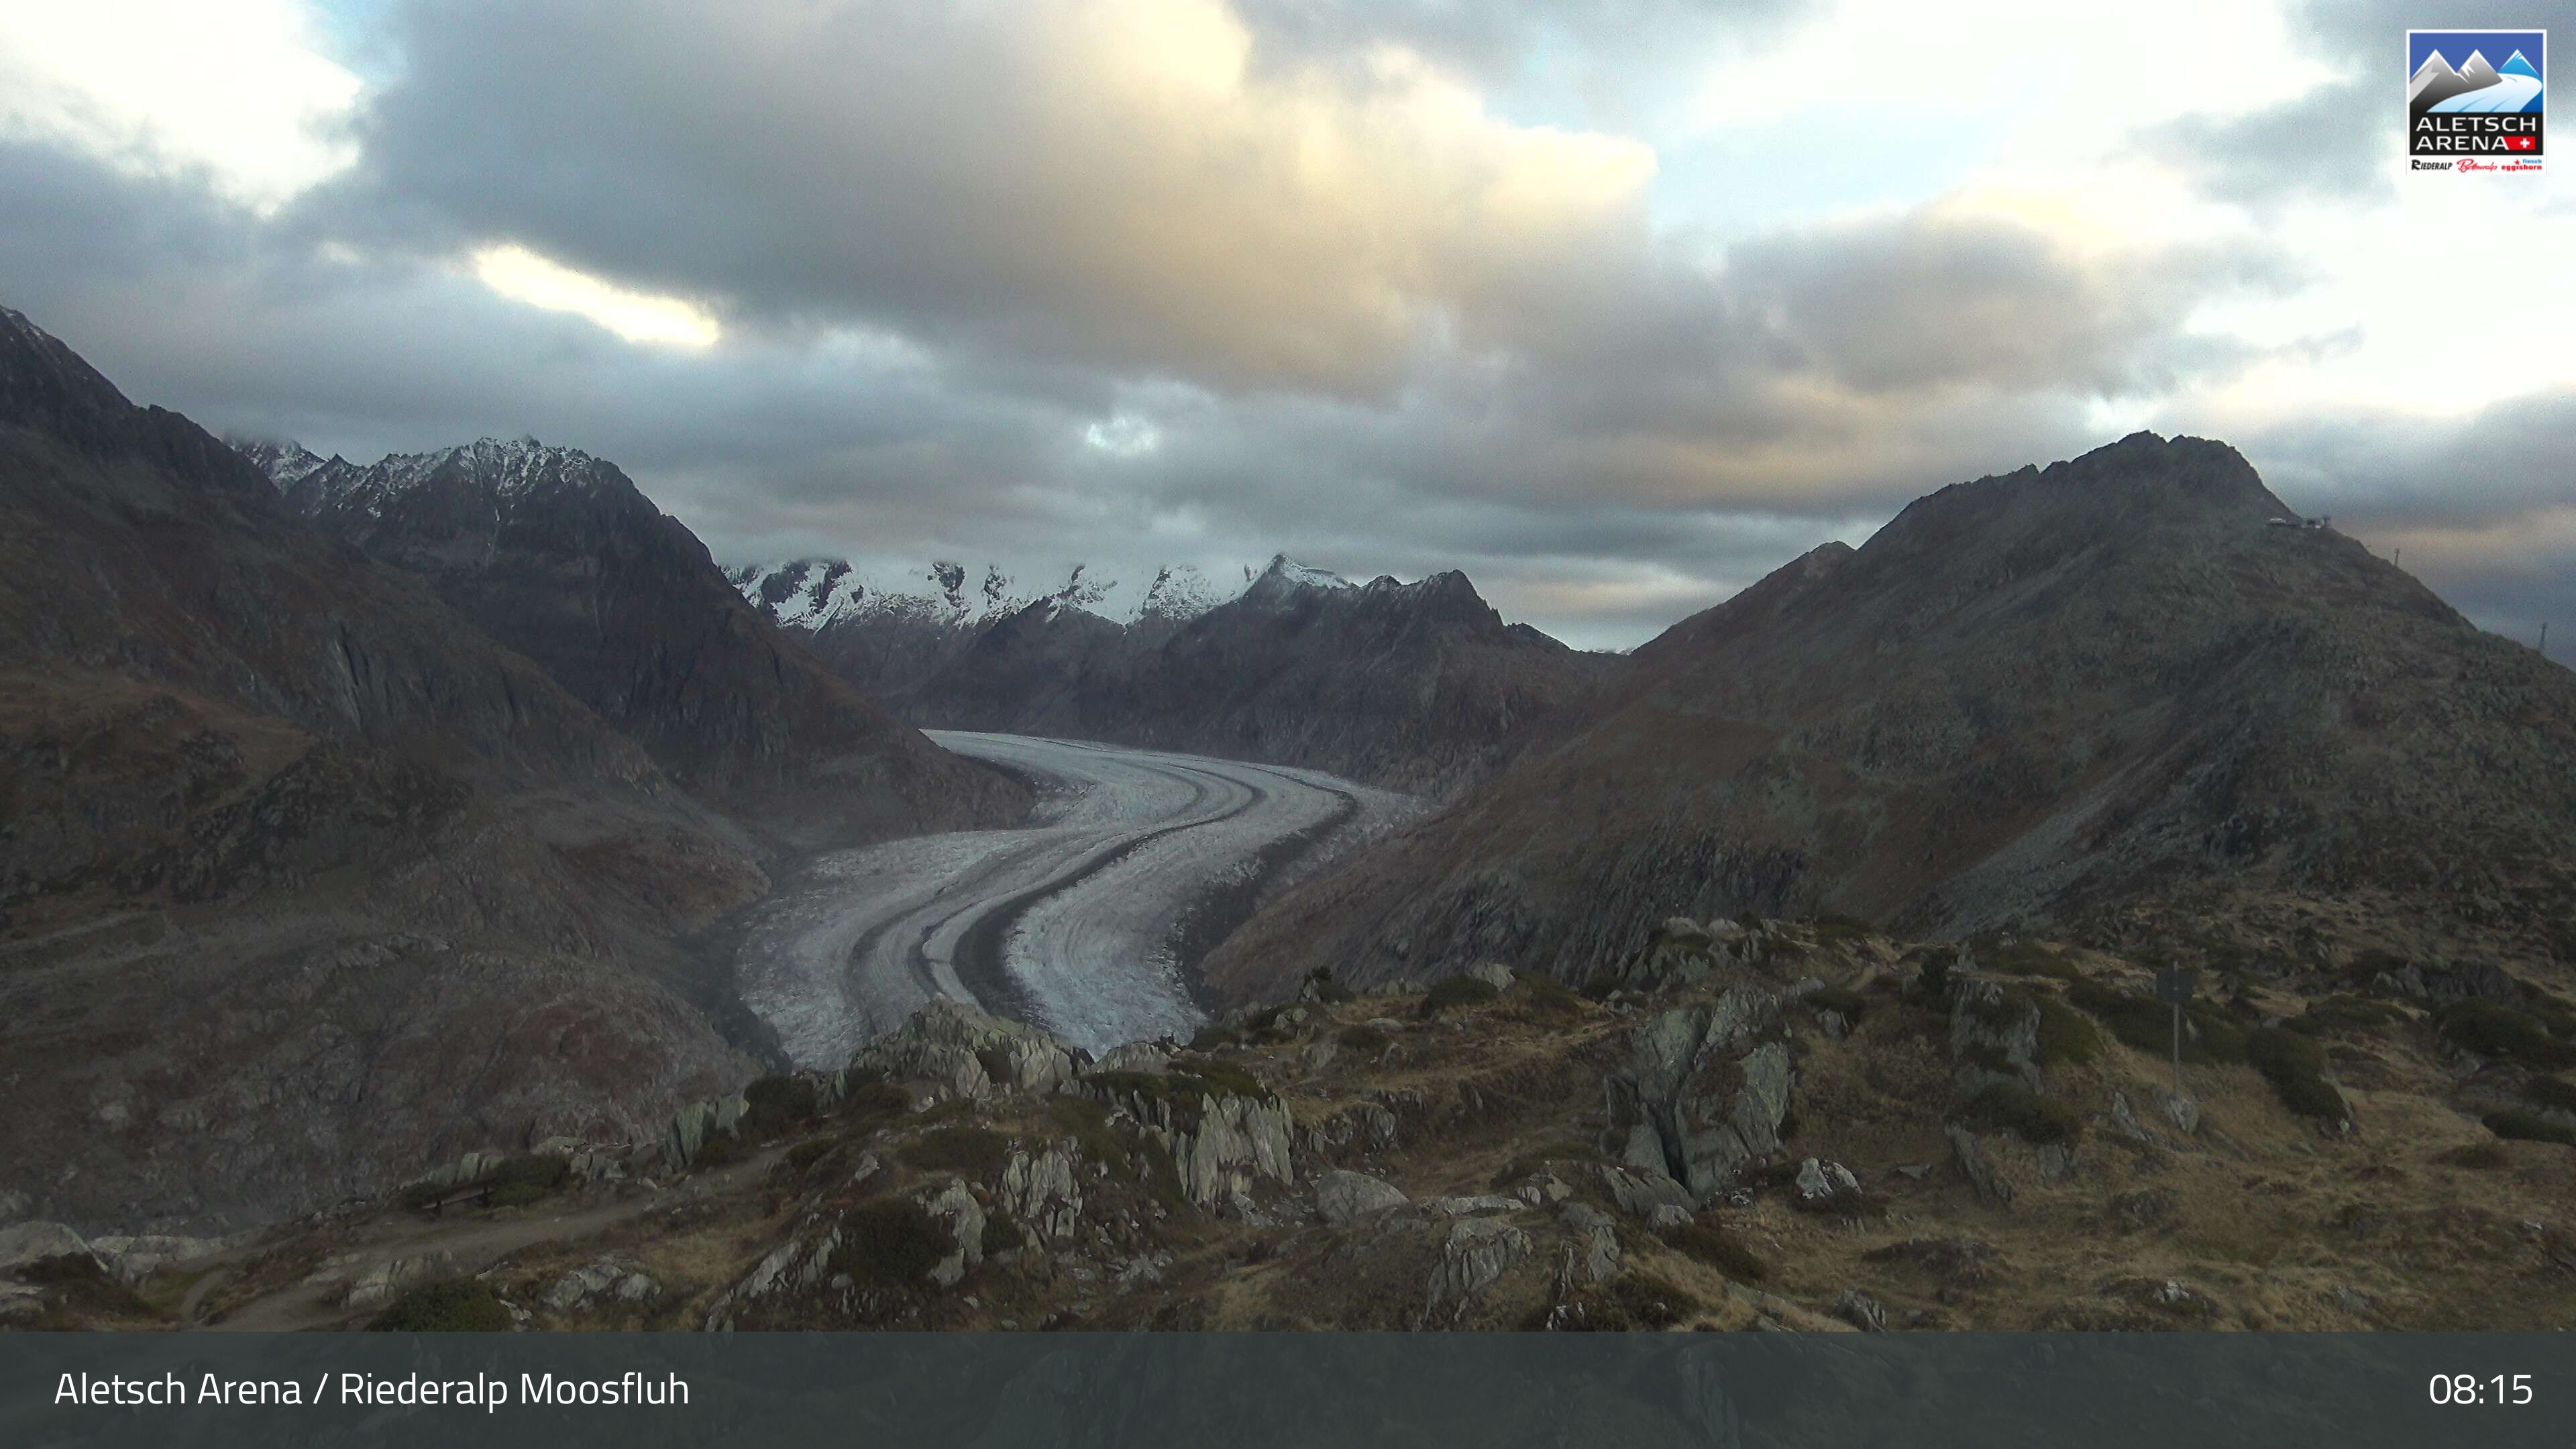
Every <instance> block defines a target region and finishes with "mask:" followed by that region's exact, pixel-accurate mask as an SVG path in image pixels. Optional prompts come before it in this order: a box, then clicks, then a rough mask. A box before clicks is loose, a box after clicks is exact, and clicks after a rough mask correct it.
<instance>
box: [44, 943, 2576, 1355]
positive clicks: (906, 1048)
mask: <svg viewBox="0 0 2576 1449" xmlns="http://www.w3.org/2000/svg"><path fill="white" fill-rule="evenodd" d="M2153 964H2154V963H2153V962H2151V961H2144V960H2133V959H2128V958H2124V957H2120V956H2116V955H2106V954H2103V953H2099V952H2094V951H2089V950H2081V949H2072V948H2067V947H2063V946H2060V945H2057V944H2053V943H2049V942H2043V941H2037V940H2027V939H2025V940H2013V939H2006V938H2000V937H1980V938H1976V939H1973V940H1971V941H1969V942H1967V943H1965V944H1964V945H1959V946H1924V945H1909V944H1906V943H1903V942H1899V941H1896V940H1893V939H1890V938H1887V937H1885V936H1882V935H1879V934H1877V933H1874V932H1871V931H1868V930H1866V929H1864V928H1862V927H1859V926H1858V925H1856V924H1854V923H1849V922H1839V921H1834V920H1830V919H1829V920H1823V921H1815V922H1807V923H1799V924H1788V923H1780V922H1758V921H1748V922H1743V923H1737V922H1728V921H1712V922H1704V923H1703V922H1695V921H1690V920H1684V919H1674V920H1669V921H1666V922H1664V923H1663V924H1662V925H1661V926H1659V927H1657V928H1656V929H1655V930H1654V932H1653V933H1652V935H1651V938H1650V944H1649V945H1648V946H1647V947H1645V948H1643V949H1641V950H1640V951H1638V952H1636V953H1634V954H1632V955H1631V956H1630V957H1628V958H1627V959H1625V960H1624V961H1622V962H1621V963H1620V964H1619V966H1618V967H1617V968H1616V969H1615V970H1613V971H1611V972H1607V973H1604V974H1603V976H1602V977H1601V978H1600V979H1598V980H1597V981H1595V982H1594V983H1592V985H1591V986H1590V987H1589V988H1588V989H1587V990H1585V991H1583V992H1580V993H1578V992H1575V991H1572V990H1569V989H1567V988H1565V987H1563V986H1561V985H1559V984H1557V983H1555V982H1554V981H1553V980H1552V979H1551V978H1548V977H1546V976H1544V975H1539V974H1535V973H1533V974H1527V975H1523V974H1519V973H1515V972H1513V971H1512V970H1511V969H1509V968H1508V967H1506V966H1503V965H1500V964H1487V965H1483V966H1479V967H1478V968H1476V969H1475V970H1473V971H1471V972H1468V973H1464V974H1462V975H1460V976H1457V977H1452V978H1449V979H1447V980H1444V981H1442V982H1440V983H1438V984H1436V985H1434V986H1433V987H1431V988H1429V989H1428V990H1417V989H1393V988H1391V989H1380V990H1372V991H1368V992H1364V993H1357V994H1355V993H1352V992H1351V991H1349V990H1347V989H1346V988H1343V987H1341V986H1339V985H1337V984H1336V983H1334V982H1333V981H1332V980H1331V979H1330V978H1329V977H1318V978H1315V979H1312V980H1310V981H1309V982H1308V983H1307V984H1306V986H1305V987H1304V989H1303V990H1302V991H1301V993H1300V994H1299V996H1298V998H1297V999H1296V1000H1294V1001H1291V1002H1287V1003H1283V1004H1278V1005H1272V1006H1267V1007H1263V1008H1260V1009H1258V1010H1248V1011H1243V1012H1238V1013H1236V1014H1235V1015H1233V1016H1231V1017H1229V1018H1228V1019H1227V1020H1225V1021H1224V1022H1223V1023H1221V1024H1220V1025H1217V1026H1213V1027H1211V1028H1209V1029H1208V1030H1206V1031H1205V1032H1203V1033H1202V1034H1201V1035H1200V1036H1199V1037H1198V1038H1197V1039H1195V1040H1193V1041H1192V1042H1190V1043H1187V1044H1180V1043H1174V1042H1170V1041H1164V1042H1156V1043H1148V1044H1136V1045H1131V1046H1127V1047H1122V1048H1120V1049H1118V1050H1117V1051H1115V1052H1112V1053H1110V1054H1109V1055H1108V1056H1107V1057H1105V1058H1102V1059H1100V1060H1091V1059H1088V1058H1087V1057H1086V1056H1085V1055H1084V1054H1083V1053H1080V1052H1077V1051H1071V1050H1068V1049H1066V1048H1064V1047H1063V1046H1061V1045H1059V1044H1058V1043H1056V1042H1054V1041H1053V1040H1052V1039H1050V1038H1049V1037H1047V1036H1046V1035H1045V1034H1043V1033H1041V1032H1038V1031H1036V1030H1033V1029H1031V1028H1027V1027H1024V1026H1020V1025H1017V1024H1014V1023H1010V1022H1006V1021H1000V1020H997V1019H995V1018H992V1017H990V1016H987V1015H985V1014H983V1013H981V1012H978V1011H976V1010H974V1009H972V1008H969V1007H964V1006H959V1005H956V1004H953V1003H949V1002H944V1001H943V1002H935V1003H933V1004H932V1005H930V1006H929V1007H926V1008H924V1010H923V1011H922V1012H921V1013H920V1014H919V1015H917V1016H916V1017H915V1018H913V1019H912V1020H911V1021H910V1022H909V1023H907V1024H906V1025H905V1027H904V1028H903V1029H902V1030H900V1031H898V1032H897V1033H895V1034H893V1035H891V1036H889V1037H887V1038H884V1039H882V1040H880V1041H878V1042H876V1043H874V1044H872V1045H870V1046H869V1047H867V1048H865V1049H863V1050H862V1051H861V1052H860V1053H859V1054H858V1056H857V1057H856V1058H855V1059H854V1060H853V1061H852V1062H851V1063H850V1065H849V1066H848V1068H846V1069H845V1070H843V1071H840V1072H835V1073H829V1074H821V1075H815V1074H806V1075H801V1076H795V1077H778V1078H769V1079H766V1080H764V1081H761V1082H759V1083H755V1084H754V1085H753V1086H752V1087H751V1088H750V1089H749V1090H748V1091H746V1092H745V1093H743V1094H741V1095H739V1096H735V1097H730V1098H722V1099H715V1100H710V1101H707V1102H702V1103H699V1104H696V1105H694V1106H692V1107H690V1108H688V1109H686V1110H684V1111H682V1112H681V1113H680V1114H678V1116H677V1117H676V1118H674V1119H673V1121H672V1122H671V1123H670V1125H669V1127H668V1129H667V1130H666V1131H665V1132H664V1133H662V1134H661V1135H660V1136H658V1137H656V1138H654V1139H652V1140H649V1141H642V1142H636V1143H630V1144H624V1145H621V1146H620V1147H618V1148H615V1149H586V1148H582V1147H580V1146H578V1145H577V1144H574V1143H570V1142H568V1141H567V1142H556V1143H549V1144H542V1145H541V1147H540V1149H539V1150H537V1151H534V1152H520V1153H516V1154H513V1155H508V1156H504V1155H502V1154H500V1153H497V1152H496V1153H493V1154H489V1155H480V1154H478V1155H475V1156H471V1157H468V1158H467V1159H465V1160H463V1161H460V1162H455V1163H450V1164H448V1165H447V1166H445V1167H443V1168H442V1169H440V1170H439V1171H437V1172H434V1173H432V1174H430V1175H429V1176H427V1177H425V1178H424V1179H423V1180H421V1181H420V1182H418V1183H415V1184H414V1185H413V1186H412V1187H411V1188H410V1189H408V1190H407V1191H406V1193H405V1194H404V1195H403V1196H402V1197H401V1198H399V1199H397V1200H395V1201H392V1202H377V1203H372V1204H366V1205H360V1206H356V1207H353V1208H352V1209H350V1210H348V1211H345V1212H342V1213H338V1214H332V1215H326V1216H323V1217H318V1218H316V1219H313V1220H310V1221H308V1222H305V1223H301V1224H297V1225H293V1226H291V1227H288V1228H284V1229H280V1230H277V1231H275V1232H272V1233H270V1234H268V1235H265V1236H264V1237H262V1238H261V1239H260V1240H259V1241H257V1242H254V1243H235V1244H213V1245H199V1246H200V1249H201V1250H200V1251H199V1252H198V1253H197V1254H196V1256H194V1257H189V1256H185V1254H184V1250H181V1251H179V1252H174V1250H173V1249H172V1247H171V1245H170V1244H168V1243H166V1242H164V1243H159V1244H151V1245H146V1246H145V1247H143V1248H141V1249H137V1248H136V1247H135V1246H134V1245H132V1244H129V1243H122V1242H118V1243H110V1242H109V1241H107V1240H101V1241H100V1242H99V1243H94V1244H89V1245H83V1244H81V1243H79V1241H78V1240H77V1239H67V1235H66V1234H65V1233H64V1232H63V1231H62V1230H56V1229H50V1228H47V1227H43V1226H41V1225H39V1226H33V1227H24V1226H22V1227H21V1228H19V1229H15V1230H12V1231H11V1233H10V1234H9V1235H6V1236H0V1261H7V1260H10V1259H11V1258H12V1257H13V1256H14V1258H15V1260H16V1262H15V1265H14V1272H15V1274H16V1277H17V1279H18V1282H17V1284H16V1286H14V1287H11V1288H9V1289H6V1290H0V1312H6V1313H10V1314H13V1315H14V1319H13V1321H16V1322H20V1323H38V1324H46V1325H53V1326H67V1325H71V1324H93V1325H114V1326H126V1327H150V1326H167V1325H173V1324H180V1323H193V1322H230V1323H234V1324H236V1325H241V1326H264V1327H295V1326H315V1327H318V1326H328V1325H332V1324H348V1325H355V1324H361V1323H366V1322H370V1321H379V1322H387V1323H393V1324H401V1325H408V1326H442V1325H444V1326H470V1325H481V1326H487V1327H507V1326H511V1325H517V1326H520V1327H529V1328H549V1329H553V1328H602V1327H614V1328H663V1329H668V1328H691V1329H700V1328H703V1329H711V1330H712V1329H727V1328H738V1329H746V1330H749V1329H763V1328H769V1329H782V1328H834V1327H882V1328H940V1329H957V1328H982V1329H1005V1330H1009V1329H1018V1330H1037V1329H1053V1328H1075V1327H1121V1328H1219V1329H1255V1328H1286V1329H1298V1328H1336V1329H1389V1328H1393V1329H1418V1328H1486V1329H1496V1328H1499V1329H1514V1328H1518V1329H1587V1328H1589V1329H1605V1328H1681V1327H1714V1328H1749V1327H1769V1328H1792V1329H1809V1330H1844V1329H1858V1330H1903V1329H2031V1328H2090V1329H2146V1328H2206V1329H2270V1328H2282V1329H2289V1328H2297V1329H2349V1328H2414V1329H2467V1328H2479V1329H2507V1328H2535V1329H2536V1328H2564V1327H2567V1326H2569V1325H2570V1324H2571V1323H2576V1233H2571V1225H2570V1223H2569V1221H2568V1219H2567V1215H2566V1214H2567V1208H2566V1204H2567V1203H2568V1202H2569V1201H2570V1197H2569V1192H2570V1189H2571V1188H2576V1160H2571V1159H2576V1152H2571V1147H2570V1145H2571V1144H2576V1081H2571V1077H2570V1075H2569V1071H2570V1068H2571V1066H2576V1005H2571V1003H2570V1002H2569V1001H2568V1000H2567V999H2566V998H2565V997H2564V996H2563V995H2561V994H2559V993H2556V992H2554V991H2552V990H2549V989H2547V988H2546V987H2544V986H2541V985H2539V984H2536V983H2533V982H2530V981H2527V980H2522V979H2518V978H2515V977H2513V976H2511V975H2508V974H2505V973H2502V972H2498V971H2494V970H2491V969H2477V968H2462V967H2456V966H2447V967H2446V966H2443V965H2441V964H2438V963H2434V962H2428V961H2406V960H2399V959H2393V958H2379V957H2361V958H2357V959H2350V960H2344V961H2339V962H2334V963H2330V964H2326V965H2320V966H2316V967H2308V968H2294V969H2285V970H2282V971H2279V972H2277V973H2272V974H2261V973H2233V974H2230V975H2228V976H2225V977H2223V978H2218V979H2214V980H2213V981H2212V982H2211V983H2210V985H2211V987H2212V988H2213V989H2212V990H2211V991H2210V992H2209V993H2208V995H2207V996H2206V998H2205V999H2203V1000H2200V1001H2197V1002H2195V1003H2194V1004H2193V1006H2192V1007H2191V1009H2190V1011H2189V1013H2188V1015H2187V1017H2186V1028H2185V1033H2184V1041H2183V1058H2184V1063H2185V1066H2184V1076H2185V1093H2184V1094H2183V1095H2180V1096H2177V1095H2175V1094H2174V1093H2173V1092H2172V1091H2171V1089H2170V1087H2169V1085H2168V1081H2169V1078H2168V1072H2169V1067H2168V1063H2167V1053H2168V1052H2169V1050H2170V1049H2171V1045H2172V1043H2171V1040H2170V1037H2169V1036H2168V1035H2167V1032H2168V1027H2167V1024H2166V1023H2167V1016H2166V1009H2165V1008H2164V1007H2163V1006H2161V1005H2159V1004H2158V1003H2156V1002H2155V1001H2154V1000H2152V999H2151V997H2150V995H2149V992H2148V983H2149V979H2150V973H2151V968H2152V965H2153ZM567 1224H569V1225H570V1226H565V1225H567Z"/></svg>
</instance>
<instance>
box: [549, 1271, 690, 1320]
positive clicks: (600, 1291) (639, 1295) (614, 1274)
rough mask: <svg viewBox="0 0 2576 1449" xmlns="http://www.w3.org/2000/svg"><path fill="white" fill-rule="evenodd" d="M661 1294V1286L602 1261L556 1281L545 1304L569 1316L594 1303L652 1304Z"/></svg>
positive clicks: (641, 1275)
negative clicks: (574, 1311) (572, 1312)
mask: <svg viewBox="0 0 2576 1449" xmlns="http://www.w3.org/2000/svg"><path fill="white" fill-rule="evenodd" d="M661 1291H662V1287H661V1285H660V1284H658V1283H656V1282H654V1281H653V1280H652V1279H650V1278H648V1277H645V1276H644V1275H643V1274H641V1273H638V1272H636V1271H635V1270H633V1269H632V1268H629V1267H627V1266H626V1265H624V1264H622V1263H618V1262H615V1261H608V1260H603V1261H601V1262H597V1263H593V1264H591V1265H590V1266H588V1267H586V1268H575V1269H573V1270H572V1271H571V1272H569V1273H566V1274H564V1275H563V1276H562V1277H561V1278H558V1279H556V1280H555V1285H554V1286H553V1287H552V1288H549V1289H547V1290H546V1297H545V1304H546V1306H547V1307H548V1308H552V1309H556V1310H558V1311H561V1312H567V1313H568V1312H571V1311H573V1310H575V1309H578V1308H582V1307H586V1306H588V1305H590V1304H593V1303H645V1302H650V1301H651V1300H652V1299H653V1298H654V1297H655V1296H656V1295H658V1294H659V1293H660V1292H661Z"/></svg>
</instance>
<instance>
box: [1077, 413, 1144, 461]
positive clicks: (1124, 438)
mask: <svg viewBox="0 0 2576 1449" xmlns="http://www.w3.org/2000/svg"><path fill="white" fill-rule="evenodd" d="M1082 440H1083V441H1084V442H1086V443H1088V444H1090V445H1091V446H1092V447H1095V448H1098V449H1099V450H1100V451H1102V452H1104V453H1107V454H1109V455H1111V456H1112V457H1118V458H1138V457H1142V456H1144V455H1145V454H1147V453H1150V452H1152V451H1154V450H1155V449H1156V448H1159V447H1161V446H1162V445H1163V430H1162V429H1160V428H1158V427H1155V426H1154V424H1153V423H1152V422H1151V421H1149V420H1147V419H1145V418H1140V417H1138V416H1136V415H1135V414H1133V413H1120V414H1118V415H1117V416H1116V417H1113V418H1110V419H1109V420H1108V421H1106V422H1099V423H1093V424H1092V425H1091V426H1090V427H1088V428H1085V429H1083V432H1082Z"/></svg>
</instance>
